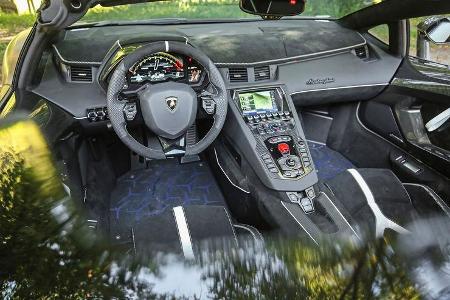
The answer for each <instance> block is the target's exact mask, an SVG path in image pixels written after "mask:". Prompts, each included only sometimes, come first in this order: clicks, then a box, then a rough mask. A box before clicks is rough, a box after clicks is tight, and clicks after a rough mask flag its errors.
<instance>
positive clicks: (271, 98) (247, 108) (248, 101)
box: [239, 90, 278, 116]
mask: <svg viewBox="0 0 450 300" xmlns="http://www.w3.org/2000/svg"><path fill="white" fill-rule="evenodd" d="M239 104H240V107H241V110H242V114H243V115H244V116H246V115H254V114H263V113H270V112H276V111H278V106H277V102H276V100H275V90H268V91H255V92H245V93H239Z"/></svg>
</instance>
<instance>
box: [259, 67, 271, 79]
mask: <svg viewBox="0 0 450 300" xmlns="http://www.w3.org/2000/svg"><path fill="white" fill-rule="evenodd" d="M269 79H270V67H269V66H261V67H255V81H260V80H269Z"/></svg>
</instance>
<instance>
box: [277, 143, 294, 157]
mask: <svg viewBox="0 0 450 300" xmlns="http://www.w3.org/2000/svg"><path fill="white" fill-rule="evenodd" d="M278 151H280V153H281V154H283V155H284V154H289V153H290V152H291V149H290V147H289V145H288V144H286V143H279V144H278Z"/></svg>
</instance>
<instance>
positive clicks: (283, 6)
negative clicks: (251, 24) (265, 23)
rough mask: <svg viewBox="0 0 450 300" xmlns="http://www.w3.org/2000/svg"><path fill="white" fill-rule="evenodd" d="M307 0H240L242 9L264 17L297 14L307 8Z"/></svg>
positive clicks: (275, 17) (277, 17)
mask: <svg viewBox="0 0 450 300" xmlns="http://www.w3.org/2000/svg"><path fill="white" fill-rule="evenodd" d="M305 2H306V1H305V0H272V1H271V0H240V3H239V7H240V8H241V10H242V11H244V12H246V13H249V14H252V15H258V16H261V17H262V18H263V19H280V18H281V17H284V16H296V15H299V14H301V13H302V12H303V11H304V10H305Z"/></svg>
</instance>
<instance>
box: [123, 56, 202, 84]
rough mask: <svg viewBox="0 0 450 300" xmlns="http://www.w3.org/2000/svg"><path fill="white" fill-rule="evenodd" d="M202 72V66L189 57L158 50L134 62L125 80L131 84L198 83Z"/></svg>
mask: <svg viewBox="0 0 450 300" xmlns="http://www.w3.org/2000/svg"><path fill="white" fill-rule="evenodd" d="M204 73H205V72H204V69H203V67H201V66H200V64H199V63H198V62H196V61H195V60H194V59H192V58H191V57H187V56H184V55H180V54H176V53H167V52H158V53H154V54H152V55H149V56H147V57H145V58H144V59H142V60H140V61H138V62H137V63H135V64H134V65H133V66H132V67H131V68H130V70H129V72H128V75H127V80H128V83H129V84H131V85H139V84H143V83H147V82H149V83H158V82H164V81H183V82H187V83H189V84H198V83H200V82H201V80H202V79H203V77H204V76H203V75H204Z"/></svg>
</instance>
